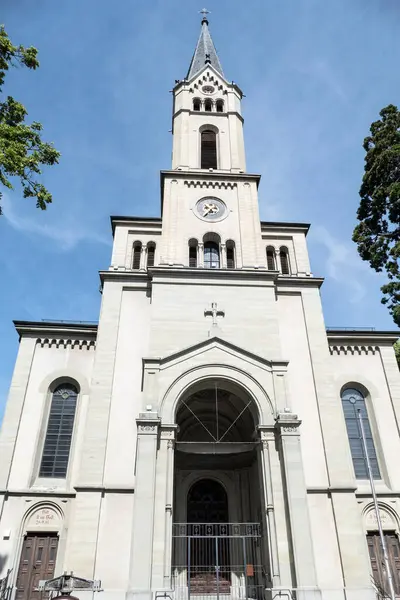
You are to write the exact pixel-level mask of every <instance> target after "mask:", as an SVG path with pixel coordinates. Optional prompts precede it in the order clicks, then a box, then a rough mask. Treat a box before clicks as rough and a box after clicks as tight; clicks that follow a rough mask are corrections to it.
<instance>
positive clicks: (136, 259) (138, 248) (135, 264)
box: [132, 242, 142, 269]
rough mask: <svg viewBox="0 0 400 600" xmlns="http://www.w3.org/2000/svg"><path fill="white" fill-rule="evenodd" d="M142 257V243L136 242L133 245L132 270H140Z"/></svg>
mask: <svg viewBox="0 0 400 600" xmlns="http://www.w3.org/2000/svg"><path fill="white" fill-rule="evenodd" d="M141 255H142V243H141V242H135V243H134V245H133V260H132V269H140V257H141Z"/></svg>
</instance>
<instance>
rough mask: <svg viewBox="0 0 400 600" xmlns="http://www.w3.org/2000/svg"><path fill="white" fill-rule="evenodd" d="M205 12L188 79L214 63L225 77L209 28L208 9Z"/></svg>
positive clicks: (203, 12) (215, 67) (203, 11)
mask: <svg viewBox="0 0 400 600" xmlns="http://www.w3.org/2000/svg"><path fill="white" fill-rule="evenodd" d="M201 13H202V14H203V19H202V21H201V31H200V37H199V41H198V42H197V46H196V50H195V51H194V54H193V58H192V61H191V63H190V67H189V71H188V74H187V76H186V79H188V80H189V79H191V78H192V77H194V75H196V74H197V73H198V72H199V71H201V69H202V68H203V67H204V65H207V64H208V65H212V66H213V67H214V69H215V70H216V71H218V73H219V74H220V75H221V77H224V79H225V76H224V72H223V70H222V66H221V63H220V61H219V58H218V54H217V51H216V49H215V46H214V42H213V41H212V38H211V34H210V30H209V29H208V19H207V14H208V11H206V10H205V9H203V10H202V11H201Z"/></svg>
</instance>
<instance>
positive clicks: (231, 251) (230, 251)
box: [226, 240, 235, 269]
mask: <svg viewBox="0 0 400 600" xmlns="http://www.w3.org/2000/svg"><path fill="white" fill-rule="evenodd" d="M226 267H227V269H234V268H235V242H234V241H233V240H228V241H227V242H226Z"/></svg>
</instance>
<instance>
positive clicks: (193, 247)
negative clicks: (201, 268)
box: [189, 243, 197, 269]
mask: <svg viewBox="0 0 400 600" xmlns="http://www.w3.org/2000/svg"><path fill="white" fill-rule="evenodd" d="M189 267H190V268H192V269H194V268H196V267H197V243H196V244H194V243H191V244H190V245H189Z"/></svg>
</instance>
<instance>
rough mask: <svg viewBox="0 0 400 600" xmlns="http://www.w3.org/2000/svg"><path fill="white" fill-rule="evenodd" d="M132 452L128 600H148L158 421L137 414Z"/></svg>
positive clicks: (149, 596) (153, 415)
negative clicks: (134, 446) (131, 509)
mask: <svg viewBox="0 0 400 600" xmlns="http://www.w3.org/2000/svg"><path fill="white" fill-rule="evenodd" d="M136 423H137V428H138V436H137V450H136V473H135V494H134V505H133V527H132V545H131V562H130V572H129V591H128V594H127V596H128V598H137V599H139V600H150V598H151V572H152V558H153V530H154V504H155V489H156V458H157V440H158V426H159V419H158V417H157V413H154V412H147V413H141V414H140V415H139V419H137V420H136Z"/></svg>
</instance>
